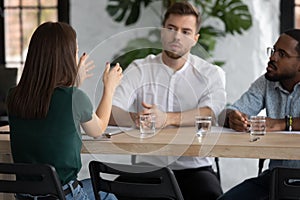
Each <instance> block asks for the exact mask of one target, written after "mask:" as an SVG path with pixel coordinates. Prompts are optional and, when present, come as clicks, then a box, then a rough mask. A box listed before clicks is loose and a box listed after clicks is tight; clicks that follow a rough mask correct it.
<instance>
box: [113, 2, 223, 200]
mask: <svg viewBox="0 0 300 200" xmlns="http://www.w3.org/2000/svg"><path fill="white" fill-rule="evenodd" d="M199 30H200V14H199V12H198V11H197V10H196V9H195V8H194V7H193V6H192V5H190V4H189V3H187V2H181V3H175V4H173V5H172V6H171V7H170V8H169V9H168V10H167V12H166V14H165V17H164V21H163V29H162V31H161V41H162V46H163V51H162V53H161V54H159V55H157V56H154V55H149V56H147V57H146V58H145V59H140V60H136V61H134V62H133V63H132V64H130V65H129V66H128V68H127V69H126V70H125V72H124V77H123V80H122V82H121V84H120V85H119V87H118V88H117V89H116V92H115V95H114V99H113V110H112V115H111V120H110V124H113V125H119V126H124V125H132V124H137V121H136V120H137V119H138V116H139V115H140V114H153V115H155V117H156V127H157V128H163V127H167V126H177V127H179V126H194V123H195V116H196V115H209V116H212V117H213V118H216V117H217V116H218V115H219V113H220V112H221V110H222V109H223V108H224V106H225V103H226V94H225V74H224V72H223V70H222V69H221V68H219V67H218V66H215V65H212V64H210V63H208V62H206V61H205V60H203V59H201V58H199V57H197V56H195V55H192V54H190V50H191V48H192V47H193V46H194V45H195V44H196V43H197V41H198V38H199V34H198V32H199ZM138 161H139V162H144V163H151V164H154V165H158V166H169V167H170V168H171V169H172V170H173V172H174V174H175V176H176V179H177V181H178V184H179V186H180V189H181V191H182V193H183V196H184V199H185V200H189V199H193V200H195V199H206V200H207V199H216V198H217V197H218V196H220V195H221V194H222V189H221V186H220V183H219V180H218V179H217V177H216V175H215V173H214V171H213V170H212V167H211V166H212V159H211V158H200V157H185V156H181V157H170V156H164V157H162V156H161V157H159V156H147V157H146V156H143V157H138Z"/></svg>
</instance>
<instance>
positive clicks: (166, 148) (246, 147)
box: [0, 126, 300, 162]
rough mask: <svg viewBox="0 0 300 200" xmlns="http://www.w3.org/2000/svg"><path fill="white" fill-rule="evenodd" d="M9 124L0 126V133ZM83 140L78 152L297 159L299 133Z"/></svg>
mask: <svg viewBox="0 0 300 200" xmlns="http://www.w3.org/2000/svg"><path fill="white" fill-rule="evenodd" d="M3 132H9V127H8V126H6V127H0V133H3ZM84 138H85V139H84V140H83V148H82V153H89V154H127V155H169V156H211V157H228V158H272V159H297V160H300V134H299V132H267V133H266V135H264V136H259V138H260V139H258V140H257V141H255V142H250V136H249V133H244V132H235V131H233V130H231V129H225V128H224V129H223V128H221V127H213V128H212V131H211V133H209V134H207V135H206V136H204V137H201V138H199V137H197V136H195V130H194V127H182V128H166V129H161V130H157V132H156V133H155V135H152V136H148V137H146V138H141V137H140V133H139V131H138V130H131V131H125V132H124V133H121V134H118V135H113V136H112V137H111V138H110V139H105V138H100V139H93V138H90V139H87V138H86V137H84ZM9 154H10V144H9V134H0V162H1V161H3V160H1V155H9Z"/></svg>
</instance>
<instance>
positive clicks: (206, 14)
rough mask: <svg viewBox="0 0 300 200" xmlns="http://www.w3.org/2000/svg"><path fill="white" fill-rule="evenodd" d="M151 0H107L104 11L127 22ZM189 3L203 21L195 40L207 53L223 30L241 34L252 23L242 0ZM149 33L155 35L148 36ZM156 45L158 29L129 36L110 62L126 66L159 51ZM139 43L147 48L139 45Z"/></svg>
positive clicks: (166, 4) (168, 0)
mask: <svg viewBox="0 0 300 200" xmlns="http://www.w3.org/2000/svg"><path fill="white" fill-rule="evenodd" d="M178 1H180V0H177V1H176V0H162V1H161V2H162V7H163V8H164V10H165V9H167V8H168V7H169V6H170V5H172V4H173V3H174V2H178ZM153 2H155V0H126V1H125V0H108V5H107V7H106V11H107V12H108V14H109V15H110V16H111V17H112V18H113V19H114V21H116V22H119V23H124V25H125V26H130V25H132V24H134V23H136V22H137V21H138V20H139V17H140V16H141V15H142V12H141V11H142V9H143V8H146V7H148V6H149V5H150V4H152V3H153ZM191 3H192V4H193V5H195V6H197V7H198V9H199V10H200V12H201V14H202V24H203V25H202V27H201V29H200V32H199V33H200V34H201V37H200V39H199V41H198V43H199V44H200V45H201V47H202V48H204V50H205V51H206V52H208V54H207V56H212V52H213V50H214V49H215V45H216V41H217V38H218V37H223V36H225V35H226V34H232V35H234V34H242V33H243V31H245V30H248V29H249V28H250V27H251V26H252V17H251V14H250V13H249V9H248V6H247V5H246V4H244V3H243V2H242V0H193V1H192V2H191ZM163 14H164V13H161V14H160V15H159V14H158V15H157V16H162V15H163ZM154 17H155V16H154ZM208 19H212V20H218V21H219V24H220V23H221V24H222V25H223V26H221V27H222V28H221V27H215V26H212V25H206V23H205V21H206V20H208ZM150 37H151V38H155V39H154V40H153V39H152V40H150V39H148V38H150ZM159 45H160V35H159V31H155V30H154V31H150V32H149V37H144V38H136V39H133V40H130V41H129V42H128V45H127V46H126V47H125V48H124V49H122V50H121V52H119V53H118V54H117V55H115V60H114V62H119V63H120V64H121V65H122V66H123V67H124V68H126V67H127V66H128V65H129V64H130V63H131V62H132V61H133V60H134V59H137V58H143V57H145V56H147V55H148V54H158V53H160V52H161V48H160V46H159ZM141 46H144V47H151V48H143V49H141V48H140V47H141ZM155 47H157V48H155ZM214 63H215V64H217V65H219V66H220V65H222V64H224V62H223V61H214Z"/></svg>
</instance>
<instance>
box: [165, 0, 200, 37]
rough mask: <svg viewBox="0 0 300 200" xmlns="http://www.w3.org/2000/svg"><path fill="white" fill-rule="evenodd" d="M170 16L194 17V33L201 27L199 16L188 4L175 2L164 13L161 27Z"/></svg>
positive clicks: (195, 9)
mask: <svg viewBox="0 0 300 200" xmlns="http://www.w3.org/2000/svg"><path fill="white" fill-rule="evenodd" d="M171 14H175V15H194V16H195V17H196V20H197V21H196V31H197V32H199V30H200V25H201V15H200V13H199V11H198V10H197V8H195V7H194V6H193V5H191V4H190V3H188V2H176V3H174V4H172V5H171V7H169V8H168V10H167V12H166V13H165V16H164V20H163V25H165V22H166V21H167V19H168V18H169V16H170V15H171Z"/></svg>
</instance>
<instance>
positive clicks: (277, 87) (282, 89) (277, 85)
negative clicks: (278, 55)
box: [274, 81, 300, 93]
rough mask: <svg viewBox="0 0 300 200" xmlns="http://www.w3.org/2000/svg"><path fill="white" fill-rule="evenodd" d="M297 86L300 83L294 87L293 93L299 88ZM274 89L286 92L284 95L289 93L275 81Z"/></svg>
mask: <svg viewBox="0 0 300 200" xmlns="http://www.w3.org/2000/svg"><path fill="white" fill-rule="evenodd" d="M299 85H300V82H299V83H297V84H296V85H295V86H294V88H293V91H295V90H296V88H297V87H299ZM274 88H275V89H279V90H281V91H283V92H286V93H290V92H289V91H287V90H286V89H284V88H283V87H282V85H281V84H280V82H279V81H276V82H275V84H274Z"/></svg>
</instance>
